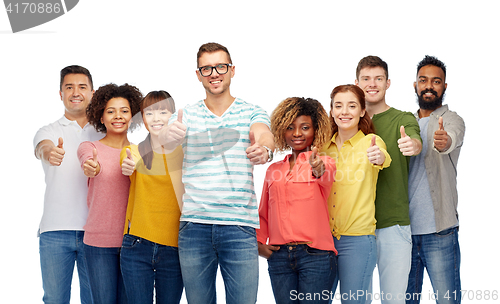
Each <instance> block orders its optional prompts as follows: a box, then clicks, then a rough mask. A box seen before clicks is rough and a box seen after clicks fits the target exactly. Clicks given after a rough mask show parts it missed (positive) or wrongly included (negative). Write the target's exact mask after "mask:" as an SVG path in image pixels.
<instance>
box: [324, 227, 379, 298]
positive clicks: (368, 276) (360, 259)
mask: <svg viewBox="0 0 500 304" xmlns="http://www.w3.org/2000/svg"><path fill="white" fill-rule="evenodd" d="M333 240H334V242H335V248H336V249H337V251H338V253H339V254H338V256H337V279H336V280H335V283H334V285H333V288H332V292H333V294H335V291H336V289H337V283H338V281H340V299H341V302H342V303H343V304H346V303H348V304H361V303H363V304H364V303H371V299H372V298H373V296H372V291H371V280H372V278H373V270H374V269H375V265H376V264H377V244H376V241H375V236H374V235H360V236H350V235H342V236H341V237H340V240H337V238H334V239H333Z"/></svg>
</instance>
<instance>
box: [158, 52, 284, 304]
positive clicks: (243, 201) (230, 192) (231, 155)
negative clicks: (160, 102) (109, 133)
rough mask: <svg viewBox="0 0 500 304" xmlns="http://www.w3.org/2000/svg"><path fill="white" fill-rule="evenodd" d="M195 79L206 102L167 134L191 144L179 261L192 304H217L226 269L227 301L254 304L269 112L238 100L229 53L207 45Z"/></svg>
mask: <svg viewBox="0 0 500 304" xmlns="http://www.w3.org/2000/svg"><path fill="white" fill-rule="evenodd" d="M197 63H198V68H197V70H196V75H197V77H198V80H199V81H200V82H201V83H202V85H203V87H204V88H205V91H206V98H205V99H204V100H201V101H199V102H197V103H196V104H194V105H191V106H188V107H186V108H184V109H181V110H179V112H178V113H176V114H174V115H173V116H172V117H171V119H170V123H169V126H168V127H167V128H165V131H164V132H163V133H161V134H160V139H161V140H163V142H165V147H166V148H167V149H169V148H170V147H172V148H173V147H175V146H177V145H179V144H182V145H183V147H184V164H183V178H182V180H183V182H184V185H185V191H186V192H185V194H184V196H183V209H182V215H181V219H180V220H181V223H180V227H179V258H180V263H181V269H182V277H183V281H184V285H185V288H186V297H187V300H188V302H189V303H216V294H215V289H216V285H215V278H216V274H217V268H218V266H219V265H220V270H221V275H222V277H223V279H224V286H225V289H226V303H236V304H239V303H248V304H254V303H255V302H256V300H257V287H258V250H257V239H256V234H255V228H259V214H258V205H257V201H256V196H255V191H254V185H253V166H254V165H258V164H264V163H266V162H270V161H271V160H272V156H273V151H274V137H273V134H272V133H271V131H270V128H269V126H270V120H269V116H268V114H267V113H266V112H265V111H264V110H263V109H262V108H261V107H259V106H256V105H253V104H250V103H248V102H245V101H243V100H242V99H240V98H235V97H233V96H231V93H230V85H231V79H232V78H233V77H234V74H235V67H234V65H233V64H232V61H231V57H230V55H229V52H228V50H227V48H225V47H224V46H222V45H220V44H217V43H207V44H204V45H202V46H201V47H200V49H199V51H198V55H197Z"/></svg>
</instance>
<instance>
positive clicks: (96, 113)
mask: <svg viewBox="0 0 500 304" xmlns="http://www.w3.org/2000/svg"><path fill="white" fill-rule="evenodd" d="M116 97H121V98H124V99H126V100H127V101H128V103H129V105H130V111H131V114H132V117H133V119H132V122H131V124H130V127H129V130H134V129H135V128H136V127H137V126H138V125H139V123H140V122H139V121H137V118H136V115H135V114H137V113H139V111H140V109H141V101H142V93H141V91H139V89H138V88H137V87H134V86H131V85H129V84H127V83H126V84H124V85H121V86H117V85H116V84H114V83H110V84H107V85H104V86H102V87H100V88H99V89H97V91H95V93H94V96H92V100H91V101H90V104H89V105H88V107H87V110H86V114H87V118H88V120H89V123H90V124H92V125H93V126H94V128H95V129H96V130H97V131H98V132H101V133H106V131H107V130H106V126H105V125H104V124H103V123H102V122H101V118H102V115H103V114H104V109H105V108H106V105H107V103H108V101H109V100H110V99H112V98H116ZM138 116H139V115H138ZM140 118H142V117H140Z"/></svg>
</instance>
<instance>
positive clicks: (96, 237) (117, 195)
mask: <svg viewBox="0 0 500 304" xmlns="http://www.w3.org/2000/svg"><path fill="white" fill-rule="evenodd" d="M141 100H142V93H141V92H140V91H139V89H138V88H136V87H134V86H131V85H128V84H124V85H121V86H117V85H116V84H108V85H105V86H102V87H100V88H99V89H98V90H97V91H96V92H95V93H94V96H93V97H92V100H91V102H90V104H89V106H88V107H87V117H88V119H89V123H91V124H92V125H94V127H95V128H96V130H97V131H99V132H102V133H105V134H106V135H105V136H104V138H102V139H101V140H99V141H94V142H88V141H87V142H83V143H81V144H80V146H79V147H78V152H77V153H78V158H79V160H80V163H81V166H82V169H83V172H84V174H85V175H86V176H87V177H88V178H89V180H88V187H89V190H88V195H87V205H88V208H89V211H88V217H87V222H86V224H85V226H84V227H83V228H84V230H85V234H84V238H83V243H84V253H85V259H86V263H87V271H88V278H89V283H90V289H91V293H92V298H93V301H94V303H110V304H111V303H113V304H114V303H127V299H126V296H125V291H124V287H123V279H122V275H121V270H120V248H121V245H122V240H123V226H124V223H125V213H126V209H127V202H128V193H129V186H130V180H129V178H128V177H127V176H124V175H123V174H122V170H121V167H120V152H121V150H122V148H123V147H125V146H128V145H130V142H129V140H128V138H127V132H128V130H129V129H133V128H134V127H135V126H136V125H137V124H136V123H135V122H134V121H133V119H132V117H133V116H134V115H135V114H136V113H137V112H139V109H140V102H141Z"/></svg>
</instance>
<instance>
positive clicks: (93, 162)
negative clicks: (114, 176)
mask: <svg viewBox="0 0 500 304" xmlns="http://www.w3.org/2000/svg"><path fill="white" fill-rule="evenodd" d="M100 171H101V166H100V165H99V162H98V161H97V149H95V148H94V151H93V154H92V158H89V159H87V160H86V161H85V163H84V164H83V174H85V176H87V177H91V178H92V177H95V176H96V175H97V174H99V172H100Z"/></svg>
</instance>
